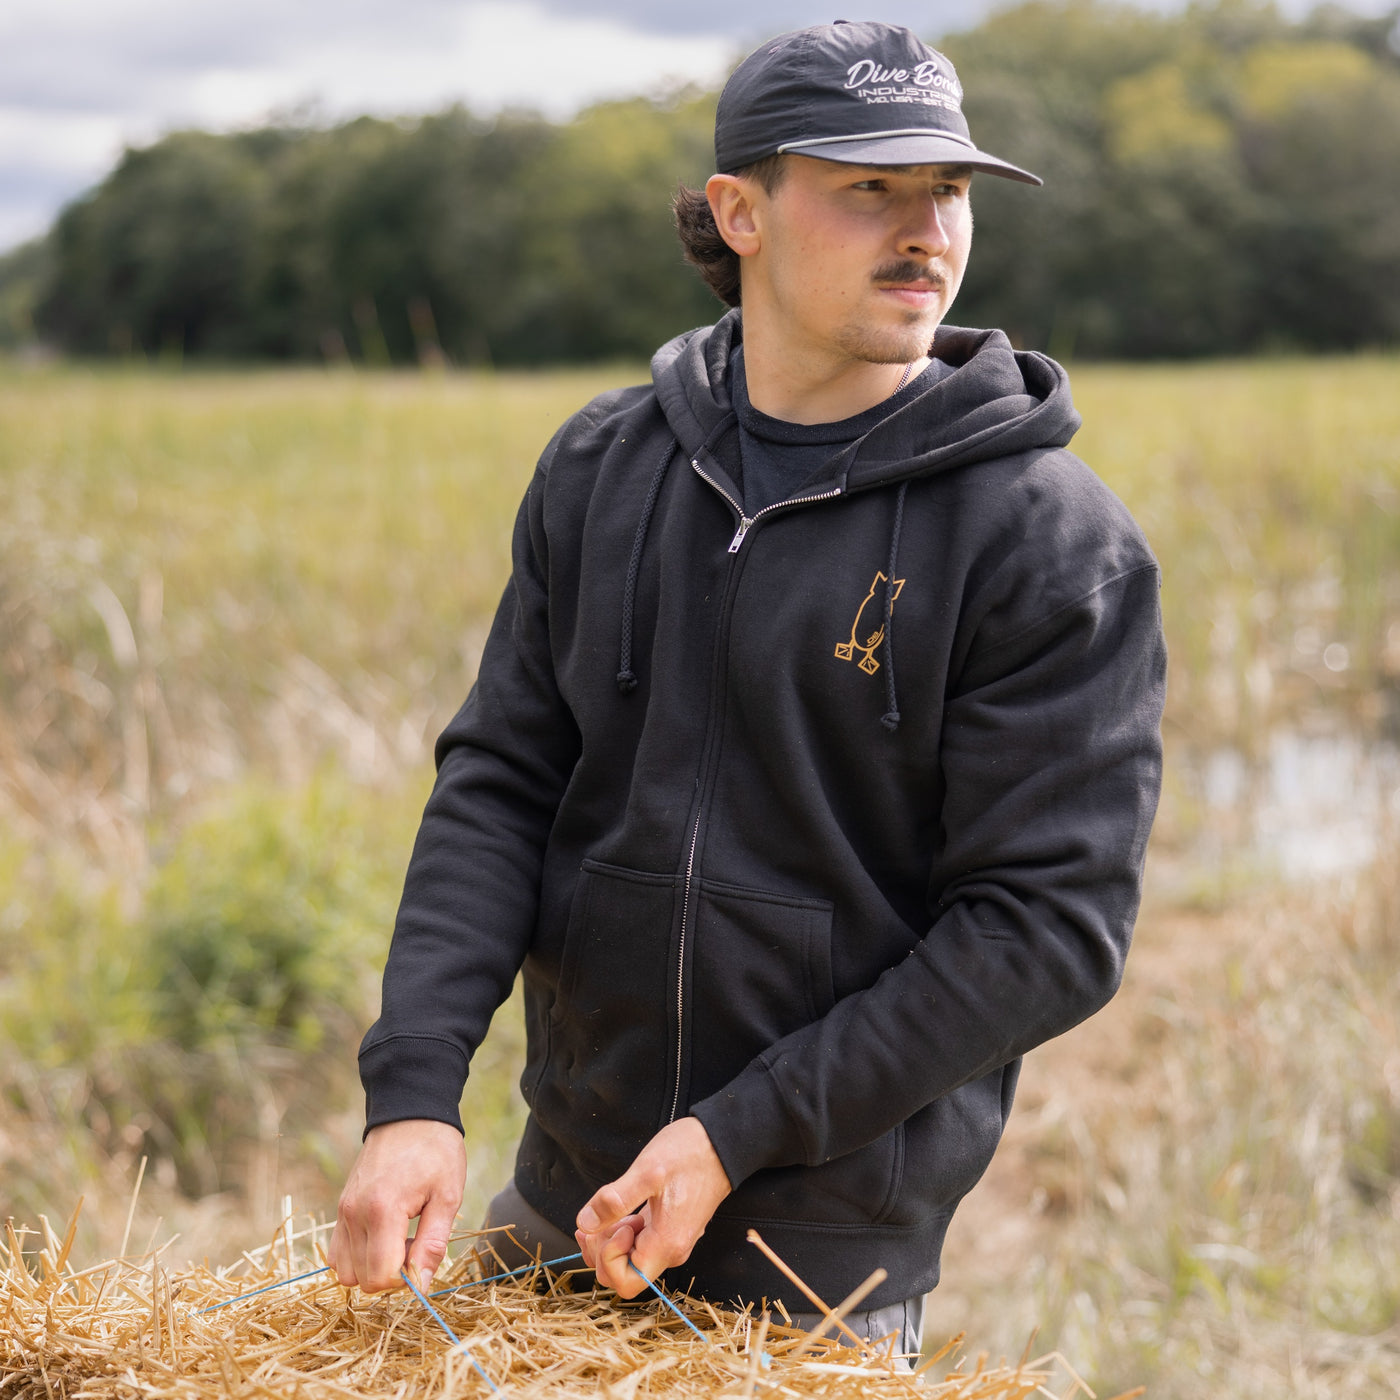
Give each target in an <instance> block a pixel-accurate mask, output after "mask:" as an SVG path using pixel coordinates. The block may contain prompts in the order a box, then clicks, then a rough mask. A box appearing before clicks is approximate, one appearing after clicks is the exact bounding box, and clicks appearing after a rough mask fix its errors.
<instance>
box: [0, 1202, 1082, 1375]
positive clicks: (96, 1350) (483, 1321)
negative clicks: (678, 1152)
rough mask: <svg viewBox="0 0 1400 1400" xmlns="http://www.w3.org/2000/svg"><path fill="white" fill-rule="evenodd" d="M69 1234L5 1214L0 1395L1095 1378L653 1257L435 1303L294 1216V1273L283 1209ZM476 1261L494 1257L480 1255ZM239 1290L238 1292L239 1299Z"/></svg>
mask: <svg viewBox="0 0 1400 1400" xmlns="http://www.w3.org/2000/svg"><path fill="white" fill-rule="evenodd" d="M70 1228H71V1227H70ZM64 1234H65V1232H63V1231H54V1230H50V1231H47V1232H43V1231H40V1232H38V1233H37V1234H36V1233H35V1232H32V1231H26V1230H25V1229H24V1228H23V1226H22V1225H20V1224H19V1223H18V1222H14V1223H9V1222H5V1221H0V1400H62V1397H68V1398H69V1400H79V1397H81V1400H258V1397H269V1400H270V1397H274V1396H283V1395H286V1396H296V1397H297V1400H391V1397H398V1400H410V1397H418V1396H424V1397H433V1400H438V1398H439V1397H441V1400H468V1398H469V1397H470V1395H472V1394H473V1393H480V1394H483V1395H485V1394H487V1393H488V1389H483V1388H482V1387H487V1388H489V1389H490V1390H497V1389H498V1390H499V1391H500V1392H501V1393H502V1395H504V1394H505V1393H507V1392H508V1393H509V1394H510V1396H511V1400H556V1397H559V1396H571V1397H572V1396H605V1395H606V1396H615V1397H618V1400H627V1397H632V1400H683V1397H684V1398H685V1400H689V1397H693V1396H718V1395H729V1396H732V1397H735V1400H739V1397H747V1400H780V1397H781V1400H791V1398H792V1397H800V1400H886V1397H890V1400H893V1397H896V1396H898V1397H903V1400H909V1397H910V1396H911V1394H917V1395H919V1396H920V1397H924V1400H1032V1398H1033V1397H1034V1400H1071V1397H1077V1400H1083V1397H1084V1396H1085V1395H1086V1394H1087V1388H1086V1387H1085V1386H1084V1384H1083V1383H1082V1382H1081V1381H1080V1380H1079V1379H1078V1377H1076V1376H1074V1375H1073V1372H1072V1370H1071V1368H1070V1367H1069V1365H1068V1364H1067V1363H1066V1362H1064V1360H1063V1359H1062V1358H1058V1357H1053V1356H1047V1357H1042V1358H1039V1359H1038V1360H1034V1361H1027V1360H1026V1359H1025V1358H1024V1357H1022V1358H1021V1359H1020V1360H1018V1361H1017V1362H1016V1363H1015V1364H1014V1365H997V1366H993V1365H989V1364H987V1363H986V1361H985V1360H981V1361H978V1360H973V1361H971V1362H969V1363H968V1364H967V1365H966V1366H963V1365H961V1364H960V1365H958V1366H957V1367H956V1368H955V1367H954V1366H953V1362H954V1360H955V1359H956V1356H958V1355H962V1354H963V1353H962V1351H961V1346H960V1343H955V1344H954V1346H953V1348H952V1350H953V1352H954V1355H953V1356H950V1357H949V1358H948V1359H947V1361H946V1362H945V1364H944V1366H943V1367H942V1371H941V1372H940V1374H942V1373H943V1372H951V1374H946V1375H943V1378H942V1379H939V1378H937V1377H936V1376H934V1375H932V1374H930V1373H929V1372H928V1371H926V1372H925V1373H924V1375H923V1376H922V1377H920V1378H919V1379H917V1380H915V1379H914V1378H913V1377H911V1376H910V1375H909V1374H907V1373H896V1372H894V1371H892V1370H891V1369H890V1368H889V1367H888V1365H887V1364H886V1363H885V1362H884V1361H883V1359H882V1358H881V1356H880V1355H878V1354H877V1353H876V1350H875V1349H873V1348H871V1347H870V1346H869V1345H868V1344H866V1345H862V1347H860V1348H853V1347H851V1346H849V1345H847V1344H846V1342H845V1340H844V1339H838V1340H833V1339H831V1338H829V1337H828V1338H821V1339H818V1338H816V1337H815V1336H814V1335H813V1334H812V1333H808V1332H804V1331H803V1330H801V1329H799V1328H795V1327H792V1326H783V1325H782V1323H781V1321H780V1318H781V1317H782V1316H785V1315H784V1314H782V1312H781V1308H780V1306H779V1304H778V1301H777V1300H776V1299H774V1300H772V1302H771V1306H772V1309H773V1312H772V1313H771V1314H770V1313H769V1312H766V1311H764V1312H761V1313H759V1312H755V1311H749V1312H736V1311H732V1310H728V1309H725V1308H721V1307H717V1306H715V1305H714V1304H712V1303H709V1302H706V1301H704V1300H699V1299H694V1298H689V1297H687V1296H685V1295H684V1294H682V1293H675V1292H672V1291H670V1290H667V1289H665V1288H663V1287H662V1285H660V1284H657V1283H656V1282H655V1281H654V1280H651V1279H647V1278H645V1276H643V1277H644V1282H646V1283H647V1285H648V1287H649V1289H650V1290H651V1294H644V1295H643V1296H642V1297H641V1298H639V1299H638V1300H636V1302H628V1301H625V1300H622V1299H620V1298H618V1297H617V1296H616V1295H615V1294H614V1293H613V1292H612V1291H611V1290H609V1289H605V1288H602V1287H599V1286H597V1285H596V1283H595V1281H594V1279H593V1276H592V1275H591V1274H588V1273H585V1272H584V1271H581V1270H574V1271H571V1272H564V1273H561V1274H551V1275H550V1286H549V1288H548V1289H547V1290H545V1291H541V1290H540V1289H539V1288H538V1287H537V1286H536V1284H537V1277H535V1276H534V1275H537V1274H538V1270H540V1269H542V1268H546V1267H548V1266H549V1265H550V1264H554V1265H558V1264H563V1265H564V1266H565V1268H566V1269H567V1267H568V1265H569V1264H571V1263H573V1260H572V1259H570V1258H567V1257H565V1258H562V1259H559V1260H552V1261H547V1262H546V1261H541V1262H540V1263H539V1264H532V1265H531V1266H530V1267H529V1269H527V1270H526V1271H525V1273H526V1275H527V1276H526V1277H520V1276H519V1271H514V1270H513V1271H511V1272H512V1273H513V1274H515V1275H516V1276H515V1277H511V1278H505V1279H498V1278H496V1276H495V1275H494V1274H493V1275H491V1276H490V1277H489V1278H488V1277H477V1278H471V1279H463V1280H462V1283H463V1284H465V1283H480V1284H485V1285H487V1286H485V1287H480V1288H475V1287H466V1286H460V1285H459V1286H455V1287H451V1288H450V1289H447V1290H444V1291H446V1292H447V1293H448V1294H449V1296H446V1297H441V1298H439V1299H438V1300H437V1301H436V1303H434V1302H432V1301H431V1300H428V1299H427V1298H425V1297H424V1296H422V1295H421V1289H419V1288H418V1287H417V1286H416V1285H415V1283H414V1281H413V1279H412V1278H406V1279H405V1280H404V1282H405V1283H406V1284H408V1288H407V1289H397V1290H393V1291H390V1292H386V1293H382V1294H374V1295H368V1294H365V1293H363V1292H362V1291H360V1290H358V1289H342V1288H339V1287H332V1286H330V1284H329V1283H326V1284H325V1285H323V1286H319V1285H318V1284H317V1283H316V1282H315V1281H314V1280H315V1277H316V1275H317V1274H319V1273H323V1272H325V1270H324V1269H315V1268H313V1267H312V1266H313V1265H315V1264H318V1263H320V1262H321V1261H320V1260H318V1259H316V1258H315V1257H314V1254H313V1253H312V1251H313V1250H314V1249H315V1248H316V1244H317V1240H316V1232H315V1231H314V1230H313V1231H311V1232H309V1234H308V1236H307V1238H306V1239H305V1240H304V1241H303V1242H301V1243H297V1237H296V1236H295V1234H293V1239H292V1241H291V1243H292V1245H293V1250H292V1259H291V1261H290V1267H291V1270H292V1272H291V1276H290V1277H288V1276H287V1270H288V1267H289V1260H288V1259H287V1257H286V1256H285V1254H284V1250H285V1248H286V1245H287V1244H288V1234H289V1232H288V1230H287V1229H286V1227H285V1222H284V1223H283V1224H282V1225H279V1228H278V1232H277V1234H276V1236H275V1245H276V1247H275V1249H272V1248H269V1247H267V1246H264V1247H262V1248H260V1249H256V1250H250V1251H248V1252H247V1253H246V1254H244V1255H243V1256H242V1258H240V1259H236V1260H235V1261H234V1262H233V1263H232V1265H231V1267H228V1268H225V1269H218V1268H211V1267H209V1266H208V1265H207V1264H206V1265H201V1266H185V1265H182V1264H180V1263H179V1262H178V1261H177V1260H174V1259H172V1258H171V1256H170V1253H169V1243H168V1242H167V1243H166V1244H164V1245H162V1246H161V1248H160V1249H158V1250H155V1251H152V1252H150V1253H148V1254H146V1255H145V1256H142V1257H133V1258H129V1259H127V1258H123V1259H115V1260H111V1261H109V1262H107V1263H106V1264H92V1265H90V1266H89V1267H75V1266H74V1263H73V1261H72V1253H71V1248H72V1247H70V1249H69V1251H68V1252H67V1253H66V1254H65V1250H64V1244H65V1238H64ZM75 1238H76V1235H75ZM59 1259H62V1260H63V1264H62V1268H61V1271H60V1270H59V1269H56V1268H55V1265H56V1263H57V1261H58V1260H59ZM82 1262H83V1263H86V1261H82ZM459 1266H460V1267H464V1268H466V1269H469V1270H471V1271H472V1272H473V1273H474V1274H479V1273H481V1265H480V1263H479V1262H478V1261H477V1258H476V1256H475V1255H468V1256H466V1257H465V1258H463V1259H462V1260H460V1261H459ZM306 1280H312V1282H310V1283H308V1282H307V1281H306ZM652 1294H654V1295H656V1296H655V1297H653V1296H651V1295H652ZM658 1299H661V1300H662V1301H661V1304H660V1306H658V1302H657V1300H658ZM847 1301H849V1300H847ZM232 1303H237V1304H239V1306H238V1307H231V1306H230V1307H227V1308H224V1306H223V1305H225V1304H232ZM843 1306H844V1304H843ZM823 1311H824V1312H825V1311H829V1310H827V1309H824V1310H823ZM838 1311H839V1310H838ZM674 1315H679V1316H680V1317H681V1318H682V1320H683V1321H684V1322H685V1328H684V1329H681V1328H679V1327H677V1325H676V1322H675V1316H674ZM697 1340H703V1342H704V1343H705V1344H704V1345H697ZM462 1357H464V1358H465V1364H463V1363H462V1361H461V1360H460V1358H462ZM454 1365H456V1366H458V1367H459V1369H458V1370H457V1372H456V1373H455V1374H454V1371H453V1367H454ZM468 1365H470V1366H471V1368H472V1370H471V1372H470V1373H468V1370H467V1366H468Z"/></svg>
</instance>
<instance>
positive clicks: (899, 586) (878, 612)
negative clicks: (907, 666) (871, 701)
mask: <svg viewBox="0 0 1400 1400" xmlns="http://www.w3.org/2000/svg"><path fill="white" fill-rule="evenodd" d="M903 588H904V580H903V579H902V578H897V579H895V581H894V594H893V596H892V597H891V598H890V607H891V609H893V607H894V600H895V598H898V597H899V595H900V593H901V591H902V590H903ZM877 595H878V601H876V599H877ZM872 602H875V606H874V607H873V608H872V607H871V606H870V605H871V603H872ZM867 613H868V614H869V616H866V614H867ZM862 619H864V621H863V622H862ZM872 627H873V628H874V630H873V631H872V630H870V629H871V628H872ZM862 637H863V640H862ZM884 640H885V575H884V574H883V573H877V574H876V575H875V578H874V581H873V582H872V583H871V585H870V592H869V593H867V594H866V595H865V597H864V598H862V599H861V602H860V607H859V608H857V609H856V620H855V621H854V622H853V623H851V639H850V641H848V642H838V643H837V644H836V658H837V660H838V661H853V660H855V655H856V653H857V652H860V661H859V662H858V663H857V664H858V665H859V666H860V669H861V670H862V671H864V672H865V674H866V675H867V676H873V675H874V674H875V672H876V671H878V670H879V669H880V663H879V662H878V661H876V660H875V653H876V652H877V651H879V649H880V643H881V642H883V641H884Z"/></svg>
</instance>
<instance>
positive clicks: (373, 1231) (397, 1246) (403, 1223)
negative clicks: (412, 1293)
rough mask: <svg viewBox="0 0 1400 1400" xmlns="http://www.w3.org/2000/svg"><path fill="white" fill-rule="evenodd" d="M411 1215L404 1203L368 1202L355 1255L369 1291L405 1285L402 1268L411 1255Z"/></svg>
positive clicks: (374, 1291)
mask: <svg viewBox="0 0 1400 1400" xmlns="http://www.w3.org/2000/svg"><path fill="white" fill-rule="evenodd" d="M411 1218H412V1217H411V1216H410V1215H408V1214H407V1213H406V1212H405V1211H404V1209H403V1208H402V1207H401V1206H395V1205H394V1204H392V1203H389V1202H377V1201H376V1202H371V1203H369V1204H368V1205H367V1206H366V1208H365V1211H364V1229H363V1244H362V1246H361V1248H360V1250H359V1251H358V1253H357V1255H356V1259H355V1272H356V1274H358V1276H359V1281H360V1287H361V1288H363V1289H364V1290H365V1292H366V1293H382V1292H383V1291H384V1290H385V1289H386V1288H398V1287H401V1286H402V1284H403V1280H402V1279H401V1278H400V1277H399V1271H400V1270H401V1269H402V1268H403V1266H404V1263H405V1260H406V1259H407V1256H408V1239H407V1235H408V1222H409V1220H410V1219H411Z"/></svg>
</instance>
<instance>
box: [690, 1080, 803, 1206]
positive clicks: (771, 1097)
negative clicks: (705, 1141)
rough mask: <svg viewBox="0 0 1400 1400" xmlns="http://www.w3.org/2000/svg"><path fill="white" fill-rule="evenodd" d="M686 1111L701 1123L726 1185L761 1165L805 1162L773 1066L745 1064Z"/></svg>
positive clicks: (795, 1126)
mask: <svg viewBox="0 0 1400 1400" xmlns="http://www.w3.org/2000/svg"><path fill="white" fill-rule="evenodd" d="M690 1112H691V1114H692V1115H693V1116H694V1117H696V1118H698V1119H699V1120H700V1122H701V1123H702V1124H703V1125H704V1128H705V1131H706V1132H707V1133H708V1134H709V1135H710V1143H711V1145H712V1146H713V1147H714V1149H715V1154H716V1156H718V1157H719V1160H720V1165H721V1166H723V1168H724V1173H725V1175H726V1176H727V1177H728V1178H729V1184H730V1186H731V1187H737V1186H738V1185H739V1183H740V1182H741V1181H746V1180H748V1178H749V1177H751V1176H752V1175H753V1174H754V1173H755V1172H756V1171H759V1170H760V1169H761V1168H763V1167H776V1166H791V1165H793V1164H795V1163H799V1162H805V1161H806V1160H807V1152H806V1149H805V1147H804V1145H803V1142H802V1137H801V1134H800V1133H799V1132H798V1130H797V1125H796V1124H795V1123H794V1122H793V1120H792V1116H791V1115H790V1114H789V1113H788V1110H787V1104H786V1103H785V1102H784V1098H783V1090H782V1086H781V1085H779V1084H778V1082H777V1080H776V1079H774V1077H773V1074H772V1071H771V1070H768V1069H765V1068H762V1067H760V1066H756V1065H750V1066H749V1067H748V1068H747V1069H746V1070H744V1072H743V1073H742V1074H740V1075H739V1076H738V1077H737V1078H735V1079H732V1080H730V1082H729V1083H728V1084H726V1085H725V1087H724V1088H723V1089H721V1090H719V1091H718V1092H717V1093H714V1094H711V1095H710V1097H709V1098H708V1099H702V1100H701V1101H700V1102H699V1103H698V1104H694V1105H693V1106H692V1107H691V1110H690Z"/></svg>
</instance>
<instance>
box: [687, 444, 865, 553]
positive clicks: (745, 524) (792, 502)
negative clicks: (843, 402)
mask: <svg viewBox="0 0 1400 1400" xmlns="http://www.w3.org/2000/svg"><path fill="white" fill-rule="evenodd" d="M690 465H691V466H692V467H694V468H695V471H696V474H697V475H698V476H699V477H700V478H701V479H702V480H704V481H707V482H709V484H710V485H711V486H713V487H714V489H715V490H716V491H718V492H719V494H720V495H721V496H723V497H724V499H725V500H726V501H728V502H729V504H730V505H731V506H733V508H734V513H735V515H737V516H738V517H739V528H738V529H737V530H736V531H735V532H734V538H733V539H732V540H730V541H729V552H730V553H731V554H738V552H739V547H740V545H742V544H743V543H744V537H745V536H746V535H747V534H748V533H749V527H750V526H752V525H753V523H754V522H755V521H756V520H757V519H758V518H759V517H760V516H763V515H767V514H768V513H769V512H770V511H774V510H786V509H787V508H788V506H805V505H807V504H809V503H810V502H812V501H829V500H830V499H831V498H832V497H833V496H839V495H840V494H841V488H840V487H839V486H836V487H833V488H832V489H831V490H830V491H818V492H817V493H815V494H814V495H811V496H793V497H791V498H790V499H788V500H786V501H774V502H773V504H772V505H767V506H764V507H763V509H762V510H756V511H754V513H753V514H752V515H745V514H744V508H743V506H741V505H740V504H739V502H738V501H736V500H735V499H734V497H733V496H731V495H730V494H729V492H728V491H726V490H725V489H724V487H723V486H721V485H720V484H719V482H717V481H716V480H715V479H714V477H712V476H711V475H710V474H709V472H707V471H706V470H705V469H704V467H702V466H701V465H700V463H699V462H698V461H696V459H695V458H694V457H692V458H691V459H690Z"/></svg>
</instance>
